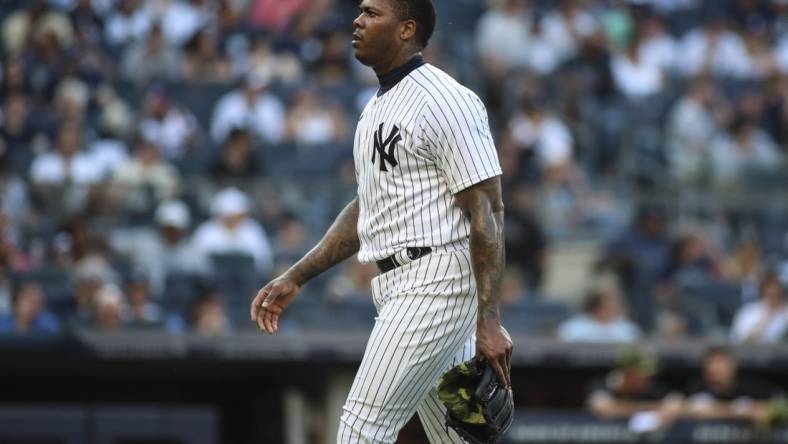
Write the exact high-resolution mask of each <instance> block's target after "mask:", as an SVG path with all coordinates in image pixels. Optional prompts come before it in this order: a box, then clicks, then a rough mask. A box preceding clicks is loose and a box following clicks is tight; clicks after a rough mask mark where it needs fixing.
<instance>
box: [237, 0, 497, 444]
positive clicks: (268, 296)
mask: <svg viewBox="0 0 788 444" xmlns="http://www.w3.org/2000/svg"><path fill="white" fill-rule="evenodd" d="M435 21H436V15H435V10H434V7H433V5H432V3H431V1H430V0H363V1H362V2H361V4H360V6H359V15H358V17H357V18H356V19H355V21H354V22H353V25H354V29H355V32H354V33H353V41H352V46H353V48H354V50H355V56H356V58H357V59H358V60H359V61H361V62H362V63H364V64H365V65H367V66H370V67H371V68H372V69H374V71H375V73H376V74H377V75H378V78H379V80H380V89H379V91H378V93H377V94H376V95H375V97H373V98H372V99H370V101H369V103H368V104H367V106H366V107H365V109H364V111H363V112H362V113H361V116H360V118H359V122H358V127H357V130H356V135H355V142H354V161H355V167H356V179H357V182H358V193H357V196H356V198H354V199H353V200H352V201H351V202H350V203H349V204H348V205H347V206H346V207H345V208H344V209H343V210H342V212H341V213H340V214H339V216H337V219H336V220H335V222H334V223H333V225H332V226H331V227H330V228H329V229H328V231H327V232H326V234H325V236H324V237H323V239H322V240H321V241H320V242H319V243H318V244H317V245H316V246H315V247H314V248H313V249H312V250H311V251H310V252H309V253H307V254H306V255H305V256H304V257H303V258H302V259H301V260H300V261H298V262H297V263H296V264H295V265H293V266H292V267H291V268H290V269H289V270H287V271H286V272H285V273H284V274H282V275H281V276H279V277H277V278H276V279H274V280H273V281H271V282H270V283H268V284H267V285H266V286H265V287H263V288H262V289H261V290H260V291H259V292H258V294H257V296H256V297H255V298H254V300H253V301H252V305H251V318H252V320H253V321H256V322H257V324H258V326H259V327H260V329H262V330H265V331H266V332H268V333H270V334H273V333H275V332H276V330H277V328H278V320H279V316H280V315H281V314H282V312H283V310H285V308H286V307H287V306H288V305H289V304H290V303H291V302H292V301H293V299H294V298H295V297H296V295H297V294H298V292H299V289H300V288H301V287H302V286H303V285H304V284H306V283H307V282H308V281H309V280H310V279H312V278H314V277H315V276H317V275H318V274H320V273H322V272H323V271H325V270H327V269H329V268H330V267H332V266H334V265H336V264H338V263H340V262H342V261H343V260H345V259H347V258H348V257H350V256H352V255H354V254H358V259H359V260H360V261H362V262H376V263H377V265H378V268H380V272H381V273H380V274H379V275H378V276H376V277H375V278H374V279H373V280H372V295H373V299H374V303H375V306H376V308H377V312H378V317H377V318H376V321H375V326H374V328H373V330H372V333H371V335H370V338H369V342H368V344H367V347H366V350H365V352H364V358H363V359H362V362H361V366H360V367H359V370H358V373H357V374H356V377H355V380H354V382H353V385H352V388H351V389H350V393H349V395H348V398H347V401H346V402H345V405H344V408H343V411H344V413H343V415H342V418H341V420H340V425H339V432H338V435H337V442H338V443H343V444H344V443H359V442H360V443H393V442H394V441H395V440H396V438H397V434H398V433H399V431H400V429H401V428H402V427H403V426H404V424H405V423H406V422H407V421H408V420H409V419H410V418H411V416H412V415H413V414H414V412H418V414H419V417H420V419H421V423H422V424H423V426H424V429H425V431H426V433H427V435H428V437H429V439H430V441H431V442H432V443H454V442H456V443H461V442H462V441H461V440H460V438H459V437H458V436H457V435H456V434H455V433H454V431H448V432H447V430H446V427H445V425H444V417H445V408H444V407H443V406H442V404H441V403H440V401H439V400H438V398H437V394H436V387H435V385H436V380H437V379H438V377H439V376H440V375H441V374H442V373H443V372H445V371H446V370H448V369H449V368H451V367H452V366H453V365H456V364H457V363H459V362H461V361H464V360H467V359H470V358H472V357H474V356H477V357H479V358H482V357H483V358H486V359H487V360H488V361H489V362H490V364H491V365H492V366H493V368H494V369H495V371H496V372H497V373H498V376H499V378H500V379H501V381H505V384H507V386H508V385H510V379H509V367H510V359H511V351H512V343H511V340H510V339H509V337H508V335H507V334H506V333H505V330H503V329H502V328H501V325H500V320H499V313H498V298H499V294H500V283H501V275H502V272H503V269H504V247H503V245H504V242H503V204H502V200H501V183H500V175H501V168H500V166H499V162H498V157H497V154H496V150H495V146H494V144H493V140H492V136H491V134H490V129H489V124H488V122H487V112H486V110H485V107H484V105H483V104H482V102H481V100H479V98H478V97H477V96H476V95H475V94H474V93H473V92H471V91H470V90H468V89H467V88H465V87H463V86H462V85H460V84H459V83H457V82H456V81H455V80H454V79H453V78H451V77H450V76H449V75H447V74H446V73H444V72H443V71H441V70H439V69H438V68H436V67H434V66H431V65H429V64H428V63H425V62H424V60H423V59H422V57H421V51H422V50H423V49H424V48H425V47H426V46H427V43H428V41H429V39H430V36H431V35H432V32H433V30H434V28H435Z"/></svg>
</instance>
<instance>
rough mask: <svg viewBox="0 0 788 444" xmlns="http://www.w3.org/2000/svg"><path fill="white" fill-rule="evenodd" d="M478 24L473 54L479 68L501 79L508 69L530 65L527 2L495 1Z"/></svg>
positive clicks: (521, 0) (525, 0)
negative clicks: (476, 53) (477, 60)
mask: <svg viewBox="0 0 788 444" xmlns="http://www.w3.org/2000/svg"><path fill="white" fill-rule="evenodd" d="M491 6H492V7H491V8H490V9H489V10H488V11H487V12H485V13H484V15H482V16H481V17H480V19H479V22H478V23H477V29H476V51H477V52H478V54H479V57H480V58H481V59H482V63H481V66H482V67H483V69H485V70H486V71H487V72H488V73H489V74H490V75H492V76H493V77H495V78H500V77H502V76H503V74H505V73H506V71H508V70H509V69H510V68H513V67H524V66H527V65H528V62H529V58H528V56H529V45H530V39H529V35H530V33H531V31H530V29H529V27H528V24H529V23H531V20H530V19H529V15H530V11H529V8H530V6H529V0H498V1H493V2H491Z"/></svg>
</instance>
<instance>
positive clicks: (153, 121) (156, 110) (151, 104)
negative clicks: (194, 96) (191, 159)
mask: <svg viewBox="0 0 788 444" xmlns="http://www.w3.org/2000/svg"><path fill="white" fill-rule="evenodd" d="M198 129H199V128H198V123H197V119H196V118H195V117H194V115H193V114H192V113H190V112H189V111H188V110H186V109H183V108H182V107H179V106H178V105H177V104H175V103H173V101H172V99H171V98H170V97H169V96H168V95H167V93H166V92H165V91H164V89H163V88H159V87H154V88H151V90H150V91H148V93H147V94H146V95H145V103H144V114H143V116H142V118H141V121H140V124H139V132H140V135H141V136H142V137H143V138H144V139H145V140H147V141H148V142H151V143H155V144H156V146H158V147H159V148H160V149H161V154H162V156H163V157H164V158H165V159H167V160H180V159H182V158H184V157H185V156H186V155H187V154H188V155H192V154H194V153H193V152H190V151H193V148H194V144H195V142H196V139H197V132H198Z"/></svg>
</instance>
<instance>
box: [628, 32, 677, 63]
mask: <svg viewBox="0 0 788 444" xmlns="http://www.w3.org/2000/svg"><path fill="white" fill-rule="evenodd" d="M676 54H677V44H676V41H675V40H673V38H672V37H671V36H670V35H668V34H665V33H662V34H659V35H657V36H654V37H652V38H649V39H646V40H644V41H643V42H642V43H641V44H640V48H638V59H639V60H642V61H643V63H645V64H646V65H651V66H656V67H658V68H659V69H660V70H662V72H669V71H673V70H674V69H675V66H676Z"/></svg>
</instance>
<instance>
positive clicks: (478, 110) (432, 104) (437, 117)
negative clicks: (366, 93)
mask: <svg viewBox="0 0 788 444" xmlns="http://www.w3.org/2000/svg"><path fill="white" fill-rule="evenodd" d="M354 161H355V168H356V180H357V182H358V202H359V210H360V212H359V218H358V236H359V240H360V241H361V249H360V251H359V255H358V258H359V260H360V261H361V262H372V261H376V260H380V259H384V258H386V257H388V256H391V255H392V254H394V253H396V252H398V251H401V250H402V249H404V248H406V247H437V246H441V245H446V244H449V243H453V242H458V241H464V240H466V239H467V238H468V236H469V235H470V224H469V222H468V221H467V219H466V218H465V216H464V215H463V214H462V211H461V210H460V208H459V207H458V206H457V205H456V204H455V200H454V194H456V193H457V192H459V191H462V190H464V189H465V188H468V187H469V186H471V185H474V184H476V183H479V182H481V181H483V180H485V179H489V178H491V177H495V176H498V175H500V174H501V167H500V164H499V162H498V155H497V153H496V150H495V145H494V143H493V139H492V135H491V134H490V127H489V123H488V120H487V111H486V109H485V107H484V104H483V103H482V101H481V100H480V99H479V97H478V96H477V95H476V94H474V93H473V92H472V91H471V90H469V89H468V88H466V87H464V86H462V85H460V84H459V83H458V82H457V81H455V80H454V79H453V78H451V77H450V76H449V75H448V74H446V73H445V72H443V71H441V70H440V69H438V68H436V67H434V66H432V65H429V64H424V65H422V66H420V67H418V68H416V69H414V70H413V71H411V72H410V73H409V74H408V75H407V76H406V77H405V78H403V79H402V80H400V81H399V82H398V83H397V84H396V85H394V86H393V87H392V88H391V89H389V90H387V91H386V92H385V94H382V95H378V96H375V97H373V98H372V99H370V101H369V103H367V106H366V107H365V108H364V111H363V112H362V113H361V116H360V118H359V122H358V126H357V128H356V135H355V140H354Z"/></svg>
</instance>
